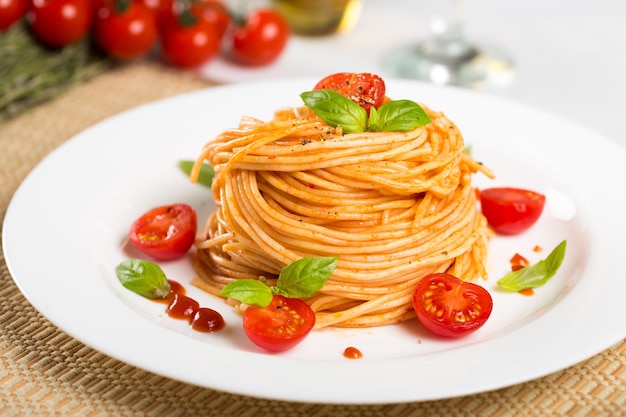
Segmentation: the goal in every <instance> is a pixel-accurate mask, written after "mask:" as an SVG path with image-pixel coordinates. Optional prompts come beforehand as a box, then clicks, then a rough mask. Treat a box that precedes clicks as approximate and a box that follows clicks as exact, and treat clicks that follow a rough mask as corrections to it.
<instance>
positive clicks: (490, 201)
mask: <svg viewBox="0 0 626 417" xmlns="http://www.w3.org/2000/svg"><path fill="white" fill-rule="evenodd" d="M545 202H546V197H545V196H544V195H543V194H539V193H537V192H534V191H530V190H523V189H520V188H511V187H500V188H487V189H484V190H481V191H480V205H481V209H482V212H483V214H484V215H485V217H486V218H487V221H488V222H489V225H491V227H492V228H493V229H494V230H495V231H496V233H502V234H507V235H514V234H518V233H521V232H523V231H525V230H527V229H528V228H530V226H532V225H533V224H535V222H536V221H537V220H538V219H539V216H541V212H542V211H543V207H544V205H545Z"/></svg>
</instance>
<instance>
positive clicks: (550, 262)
mask: <svg viewBox="0 0 626 417" xmlns="http://www.w3.org/2000/svg"><path fill="white" fill-rule="evenodd" d="M566 247H567V241H565V240H564V241H562V242H561V243H559V244H558V245H557V246H556V247H555V248H554V249H553V250H552V252H550V254H549V255H548V256H547V257H546V258H545V259H543V260H541V261H539V262H537V263H535V264H533V265H527V266H525V267H524V268H522V269H519V270H517V271H514V272H509V273H508V274H506V275H505V276H504V277H502V278H501V279H500V280H498V285H499V286H500V287H502V288H503V289H505V290H507V291H521V290H524V289H526V288H537V287H541V286H542V285H544V284H545V283H546V282H548V280H549V279H550V278H552V277H553V276H554V274H556V272H557V271H558V269H559V268H560V266H561V264H562V263H563V258H565V249H566Z"/></svg>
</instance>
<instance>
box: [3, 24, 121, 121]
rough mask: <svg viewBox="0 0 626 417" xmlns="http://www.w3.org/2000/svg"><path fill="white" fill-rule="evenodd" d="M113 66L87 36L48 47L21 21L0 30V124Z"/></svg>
mask: <svg viewBox="0 0 626 417" xmlns="http://www.w3.org/2000/svg"><path fill="white" fill-rule="evenodd" d="M113 65H114V62H113V61H112V60H110V59H108V58H107V57H105V56H104V55H103V54H102V53H100V52H99V51H96V50H95V49H94V48H93V47H92V44H91V39H84V40H82V41H80V42H77V43H75V44H72V45H68V46H66V47H65V48H58V49H55V48H48V47H46V46H44V45H42V44H41V43H40V42H38V41H37V40H36V39H35V37H34V36H33V35H32V34H31V33H30V31H29V30H28V25H27V24H26V21H25V20H24V21H23V22H21V23H19V24H16V25H14V26H13V27H11V28H10V29H9V30H7V31H6V32H0V124H2V123H3V122H5V121H6V120H8V119H10V118H12V117H15V116H17V115H18V114H21V113H22V112H24V111H26V110H28V109H30V108H32V107H34V106H35V105H37V104H40V103H43V102H45V101H47V100H49V99H52V98H54V97H56V96H58V95H59V94H60V93H62V92H63V91H65V90H66V89H68V88H69V87H70V86H72V85H75V84H77V83H80V82H82V81H85V80H87V79H89V78H92V77H93V76H95V75H97V74H100V73H102V72H104V71H105V70H107V69H109V68H111V67H112V66H113Z"/></svg>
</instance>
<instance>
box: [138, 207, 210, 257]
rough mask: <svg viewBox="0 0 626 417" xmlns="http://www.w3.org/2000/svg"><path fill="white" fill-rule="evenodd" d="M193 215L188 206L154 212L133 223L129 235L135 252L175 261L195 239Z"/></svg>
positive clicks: (193, 212)
mask: <svg viewBox="0 0 626 417" xmlns="http://www.w3.org/2000/svg"><path fill="white" fill-rule="evenodd" d="M197 227H198V221H197V216H196V211H195V210H194V209H193V207H191V206H189V205H187V204H181V203H179V204H172V205H168V206H161V207H157V208H154V209H152V210H150V211H148V212H147V213H145V214H143V215H142V216H141V217H139V218H138V219H137V220H135V222H133V224H132V226H131V228H130V233H129V235H128V237H129V240H130V242H131V243H132V244H133V246H135V247H136V248H137V249H139V250H140V251H142V252H143V253H145V254H146V255H149V256H151V257H153V258H155V259H159V260H169V259H175V258H178V257H180V256H182V255H184V254H185V253H187V251H188V250H189V248H191V245H193V242H194V240H195V237H196V230H197Z"/></svg>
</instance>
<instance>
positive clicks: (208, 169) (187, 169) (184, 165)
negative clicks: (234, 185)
mask: <svg viewBox="0 0 626 417" xmlns="http://www.w3.org/2000/svg"><path fill="white" fill-rule="evenodd" d="M194 164H195V162H194V161H180V162H179V163H178V167H179V168H180V169H181V170H182V171H183V172H184V173H185V174H187V175H188V176H189V175H191V170H192V169H193V165H194ZM214 175H215V172H214V171H213V167H212V166H211V165H209V164H207V163H203V164H202V168H200V173H199V174H198V181H197V182H198V183H199V184H202V185H205V186H207V187H209V188H210V187H211V183H212V182H213V176H214Z"/></svg>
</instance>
